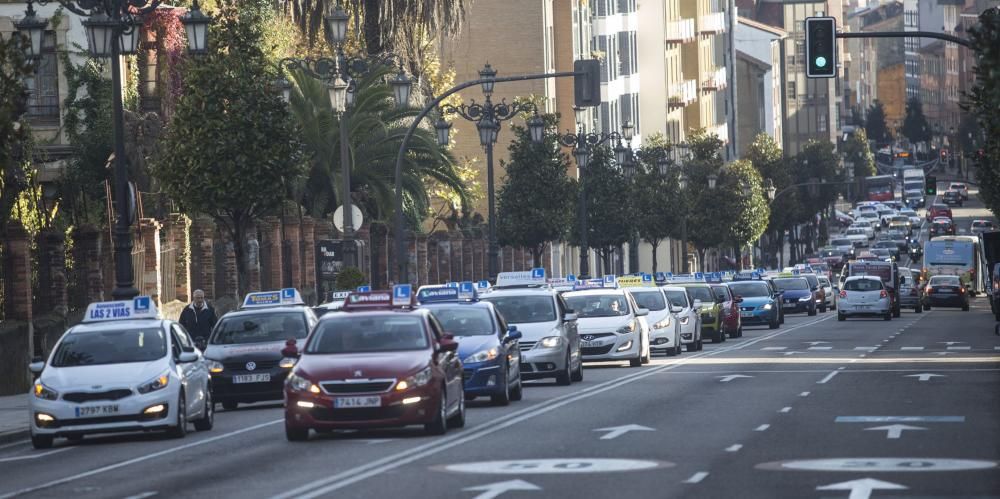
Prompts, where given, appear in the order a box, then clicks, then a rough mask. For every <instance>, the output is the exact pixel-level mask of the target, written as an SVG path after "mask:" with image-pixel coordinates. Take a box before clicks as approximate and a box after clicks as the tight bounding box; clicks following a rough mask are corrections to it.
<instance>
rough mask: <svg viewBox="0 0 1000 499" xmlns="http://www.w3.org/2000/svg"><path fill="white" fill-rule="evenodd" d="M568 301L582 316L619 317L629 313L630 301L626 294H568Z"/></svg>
mask: <svg viewBox="0 0 1000 499" xmlns="http://www.w3.org/2000/svg"><path fill="white" fill-rule="evenodd" d="M566 303H568V304H569V308H572V309H573V310H576V313H577V314H578V316H579V317H581V318H587V317H618V316H622V315H628V313H629V308H628V301H627V300H626V299H625V295H621V294H608V295H593V294H583V295H576V296H573V295H567V296H566Z"/></svg>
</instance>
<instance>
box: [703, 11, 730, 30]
mask: <svg viewBox="0 0 1000 499" xmlns="http://www.w3.org/2000/svg"><path fill="white" fill-rule="evenodd" d="M725 32H726V15H725V14H723V13H722V12H714V13H712V14H706V15H703V16H701V17H699V18H698V33H700V34H702V35H717V34H719V33H725Z"/></svg>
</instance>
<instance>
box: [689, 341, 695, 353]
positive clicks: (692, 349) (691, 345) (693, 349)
mask: <svg viewBox="0 0 1000 499" xmlns="http://www.w3.org/2000/svg"><path fill="white" fill-rule="evenodd" d="M687 350H688V352H697V351H698V342H697V341H696V342H694V343H688V344H687Z"/></svg>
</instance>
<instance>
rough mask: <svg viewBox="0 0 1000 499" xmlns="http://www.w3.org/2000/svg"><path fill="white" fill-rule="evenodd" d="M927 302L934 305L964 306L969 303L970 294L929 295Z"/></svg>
mask: <svg viewBox="0 0 1000 499" xmlns="http://www.w3.org/2000/svg"><path fill="white" fill-rule="evenodd" d="M927 303H928V304H929V305H930V306H932V307H964V306H965V305H966V304H968V303H969V298H968V295H960V294H953V295H950V296H949V295H929V296H927Z"/></svg>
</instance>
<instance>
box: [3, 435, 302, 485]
mask: <svg viewBox="0 0 1000 499" xmlns="http://www.w3.org/2000/svg"><path fill="white" fill-rule="evenodd" d="M284 422H285V419H284V418H282V419H276V420H274V421H269V422H267V423H261V424H257V425H253V426H248V427H246V428H243V429H240V430H236V431H232V432H229V433H223V434H222V435H219V436H215V437H211V438H206V439H205V440H199V441H197V442H191V443H189V444H184V445H180V446H177V447H171V448H169V449H164V450H161V451H159V452H154V453H152V454H146V455H145V456H142V457H137V458H133V459H128V460H125V461H121V462H118V463H115V464H109V465H107V466H102V467H100V468H96V469H92V470H90V471H85V472H83V473H77V474H75V475H72V476H68V477H64V478H59V479H56V480H51V481H48V482H45V483H41V484H38V485H35V486H33V487H26V488H23V489H21V490H18V491H15V492H10V493H7V494H3V495H0V499H8V498H10V497H15V496H21V495H25V494H30V493H32V492H35V491H39V490H42V489H47V488H50V487H55V486H56V485H62V484H64V483H69V482H72V481H74V480H79V479H81V478H87V477H89V476H94V475H97V474H99V473H104V472H106V471H111V470H116V469H118V468H123V467H125V466H129V465H132V464H136V463H141V462H143V461H149V460H150V459H156V458H158V457H161V456H165V455H168V454H173V453H175V452H179V451H182V450H185V449H190V448H192V447H198V446H201V445H205V444H209V443H212V442H217V441H219V440H222V439H226V438H229V437H234V436H236V435H242V434H244V433H247V432H251V431H255V430H259V429H261V428H266V427H268V426H272V425H276V424H278V423H284Z"/></svg>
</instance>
